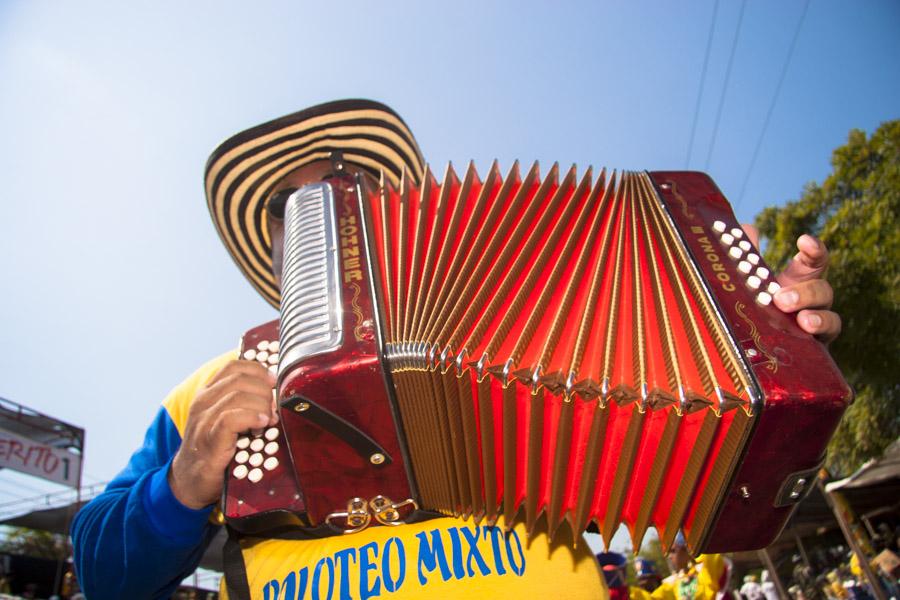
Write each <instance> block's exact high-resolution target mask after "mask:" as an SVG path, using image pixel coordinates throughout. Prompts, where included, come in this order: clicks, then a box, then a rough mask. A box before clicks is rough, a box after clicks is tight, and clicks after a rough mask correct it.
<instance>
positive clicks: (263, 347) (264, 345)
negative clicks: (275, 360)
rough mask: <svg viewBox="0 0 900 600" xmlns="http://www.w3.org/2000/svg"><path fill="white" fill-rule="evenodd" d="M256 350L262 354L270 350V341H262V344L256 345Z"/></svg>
mask: <svg viewBox="0 0 900 600" xmlns="http://www.w3.org/2000/svg"><path fill="white" fill-rule="evenodd" d="M256 349H257V350H259V351H260V352H262V351H264V350H268V349H269V341H268V340H263V341H261V342H260V343H258V344H257V345H256Z"/></svg>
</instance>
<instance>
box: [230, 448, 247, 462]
mask: <svg viewBox="0 0 900 600" xmlns="http://www.w3.org/2000/svg"><path fill="white" fill-rule="evenodd" d="M248 458H250V453H249V452H247V451H246V450H239V451H238V453H237V454H235V455H234V460H235V462H237V463H240V464H244V463H245V462H247V459H248Z"/></svg>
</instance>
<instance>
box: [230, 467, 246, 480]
mask: <svg viewBox="0 0 900 600" xmlns="http://www.w3.org/2000/svg"><path fill="white" fill-rule="evenodd" d="M248 471H249V469H247V465H238V466H236V467H235V468H234V471H232V472H231V474H232V475H234V476H235V478H237V479H243V478H244V477H246V476H247V472H248Z"/></svg>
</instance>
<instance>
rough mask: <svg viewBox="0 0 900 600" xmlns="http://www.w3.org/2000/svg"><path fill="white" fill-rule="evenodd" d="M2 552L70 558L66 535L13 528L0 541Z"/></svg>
mask: <svg viewBox="0 0 900 600" xmlns="http://www.w3.org/2000/svg"><path fill="white" fill-rule="evenodd" d="M0 552H7V553H9V554H19V555H22V556H33V557H35V558H52V559H55V560H61V559H65V558H67V557H68V556H69V545H68V542H67V540H66V536H64V535H59V534H56V533H50V532H48V531H39V530H37V529H28V528H27V527H11V528H9V529H8V530H7V531H6V536H5V539H3V540H2V541H0Z"/></svg>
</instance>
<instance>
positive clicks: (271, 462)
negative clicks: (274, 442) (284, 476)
mask: <svg viewBox="0 0 900 600" xmlns="http://www.w3.org/2000/svg"><path fill="white" fill-rule="evenodd" d="M277 466H278V459H277V458H275V457H274V456H270V457H269V458H267V459H266V462H264V463H263V468H264V469H265V470H266V471H271V470H272V469H274V468H275V467H277Z"/></svg>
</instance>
